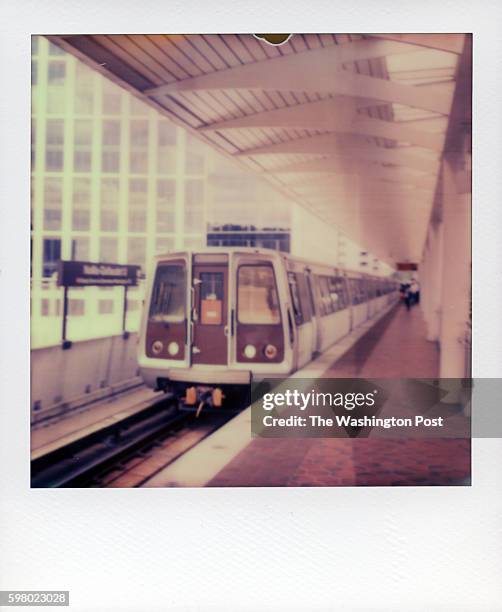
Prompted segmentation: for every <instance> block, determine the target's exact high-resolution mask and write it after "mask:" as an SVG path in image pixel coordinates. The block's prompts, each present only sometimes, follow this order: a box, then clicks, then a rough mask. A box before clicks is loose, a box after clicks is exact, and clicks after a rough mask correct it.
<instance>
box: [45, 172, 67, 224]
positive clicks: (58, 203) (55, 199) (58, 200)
mask: <svg viewBox="0 0 502 612" xmlns="http://www.w3.org/2000/svg"><path fill="white" fill-rule="evenodd" d="M62 207H63V184H62V180H61V179H60V178H53V177H46V178H45V183H44V229H46V230H59V229H61V217H62Z"/></svg>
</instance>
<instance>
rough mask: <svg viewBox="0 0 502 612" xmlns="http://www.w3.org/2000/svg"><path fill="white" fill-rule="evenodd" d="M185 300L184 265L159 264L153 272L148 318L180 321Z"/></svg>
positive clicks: (151, 319) (183, 311) (182, 317)
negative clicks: (153, 280)
mask: <svg viewBox="0 0 502 612" xmlns="http://www.w3.org/2000/svg"><path fill="white" fill-rule="evenodd" d="M185 302H186V272H185V266H184V265H182V264H162V265H160V266H159V267H158V268H157V272H156V274H155V282H154V286H153V291H152V300H151V303H150V312H149V320H150V321H161V322H164V321H165V322H175V321H182V320H183V319H184V318H185V306H186V304H185Z"/></svg>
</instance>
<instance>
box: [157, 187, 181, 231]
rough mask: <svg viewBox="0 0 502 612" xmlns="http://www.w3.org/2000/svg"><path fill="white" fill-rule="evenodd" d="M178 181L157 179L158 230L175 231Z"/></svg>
mask: <svg viewBox="0 0 502 612" xmlns="http://www.w3.org/2000/svg"><path fill="white" fill-rule="evenodd" d="M175 200H176V183H175V182H174V181H173V180H167V179H162V180H158V181H157V219H156V223H157V228H156V229H157V232H174V231H175V222H174V209H175Z"/></svg>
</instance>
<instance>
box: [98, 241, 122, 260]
mask: <svg viewBox="0 0 502 612" xmlns="http://www.w3.org/2000/svg"><path fill="white" fill-rule="evenodd" d="M117 259H118V256H117V239H116V238H109V237H108V236H105V237H103V238H101V240H100V241H99V261H100V262H102V263H117Z"/></svg>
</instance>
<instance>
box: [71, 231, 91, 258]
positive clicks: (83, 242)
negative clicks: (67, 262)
mask: <svg viewBox="0 0 502 612" xmlns="http://www.w3.org/2000/svg"><path fill="white" fill-rule="evenodd" d="M71 258H72V259H73V260H75V261H89V238H87V237H86V236H78V237H76V238H72V241H71Z"/></svg>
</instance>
